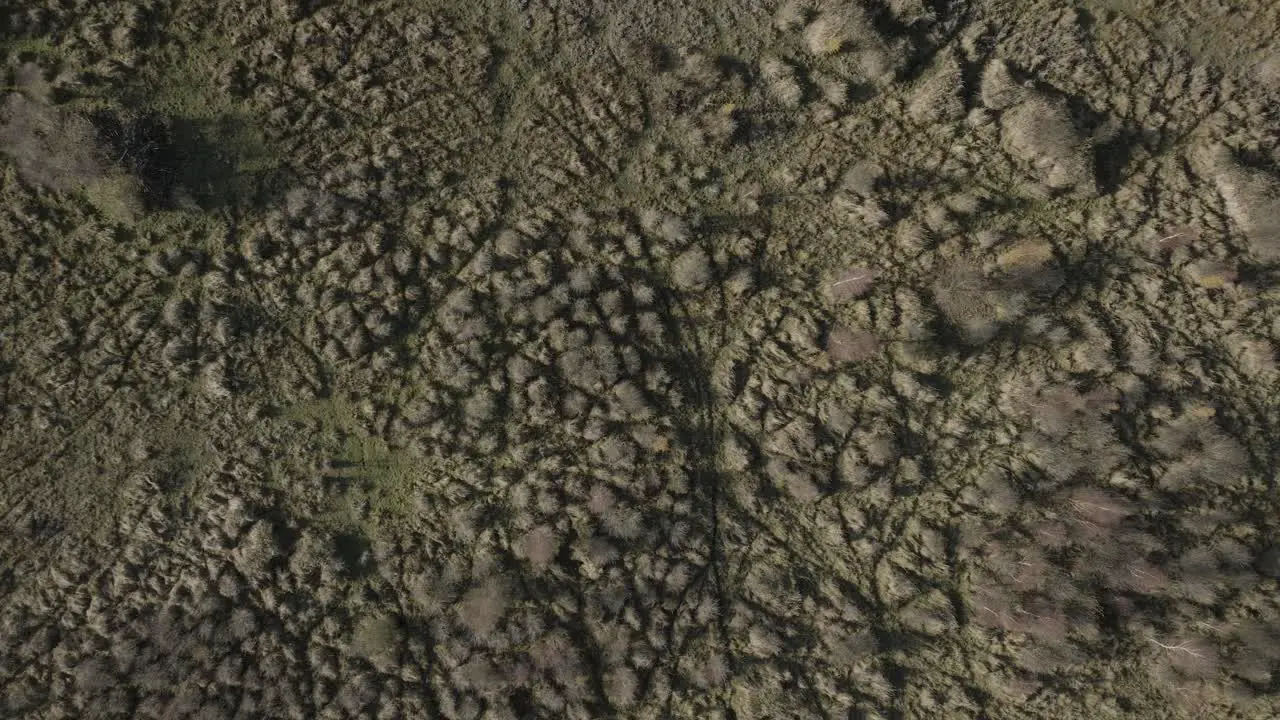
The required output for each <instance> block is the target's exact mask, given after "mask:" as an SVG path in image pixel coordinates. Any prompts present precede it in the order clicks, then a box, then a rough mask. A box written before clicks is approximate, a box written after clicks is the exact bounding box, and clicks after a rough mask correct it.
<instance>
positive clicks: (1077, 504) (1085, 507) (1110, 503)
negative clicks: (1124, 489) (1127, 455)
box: [1066, 488, 1134, 528]
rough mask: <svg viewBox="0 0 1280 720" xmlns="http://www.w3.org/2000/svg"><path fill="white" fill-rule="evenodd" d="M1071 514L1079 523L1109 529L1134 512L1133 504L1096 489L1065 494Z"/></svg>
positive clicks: (1078, 490)
mask: <svg viewBox="0 0 1280 720" xmlns="http://www.w3.org/2000/svg"><path fill="white" fill-rule="evenodd" d="M1066 504H1067V507H1068V508H1069V509H1070V511H1071V514H1072V515H1073V516H1074V517H1075V518H1076V519H1077V520H1078V521H1080V522H1084V523H1089V524H1091V525H1096V526H1101V527H1104V528H1111V527H1115V526H1116V525H1119V524H1120V523H1122V522H1123V521H1124V519H1125V518H1127V517H1129V516H1130V515H1132V514H1133V512H1134V506H1133V503H1131V502H1129V501H1128V500H1125V499H1124V498H1122V497H1120V496H1118V495H1116V494H1114V493H1109V492H1107V491H1105V490H1099V489H1097V488H1076V489H1074V490H1072V491H1070V492H1068V493H1067V494H1066Z"/></svg>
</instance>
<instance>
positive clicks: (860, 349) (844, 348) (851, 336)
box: [827, 325, 880, 362]
mask: <svg viewBox="0 0 1280 720" xmlns="http://www.w3.org/2000/svg"><path fill="white" fill-rule="evenodd" d="M827 354H828V355H829V356H830V357H831V359H832V360H835V361H836V362H862V361H864V360H870V359H871V358H873V357H875V356H876V355H879V354H880V340H879V338H877V337H876V335H875V333H873V332H871V331H869V330H855V329H851V328H847V327H844V326H842V325H841V326H837V327H835V328H832V329H831V332H829V333H828V334H827Z"/></svg>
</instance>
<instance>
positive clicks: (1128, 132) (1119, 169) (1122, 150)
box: [1093, 128, 1143, 195]
mask: <svg viewBox="0 0 1280 720" xmlns="http://www.w3.org/2000/svg"><path fill="white" fill-rule="evenodd" d="M1142 140H1143V138H1142V134H1141V133H1139V132H1137V131H1135V130H1132V129H1128V128H1125V129H1122V130H1119V131H1117V132H1116V133H1114V134H1112V135H1111V136H1110V137H1107V138H1103V139H1102V140H1101V141H1099V142H1098V143H1097V144H1095V145H1094V146H1093V166H1094V176H1095V177H1094V181H1095V182H1096V184H1097V187H1098V193H1099V194H1101V195H1110V194H1112V193H1114V192H1115V191H1116V190H1117V189H1118V188H1119V187H1120V184H1121V183H1123V182H1124V181H1125V179H1126V178H1127V177H1128V172H1127V171H1126V168H1128V166H1129V161H1130V160H1131V159H1132V158H1133V149H1134V148H1135V147H1137V146H1138V145H1139V144H1141V143H1142Z"/></svg>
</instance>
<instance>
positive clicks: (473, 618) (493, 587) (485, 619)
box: [457, 578, 508, 638]
mask: <svg viewBox="0 0 1280 720" xmlns="http://www.w3.org/2000/svg"><path fill="white" fill-rule="evenodd" d="M507 602H508V593H507V588H506V584H505V583H503V582H502V581H501V580H499V579H497V578H489V579H487V580H484V581H482V582H481V583H480V584H478V585H476V586H475V587H473V588H471V589H470V590H468V591H467V592H466V593H465V594H463V596H462V598H461V600H459V602H458V606H457V612H458V619H459V620H461V621H462V624H463V625H464V626H465V627H466V628H467V629H468V630H470V631H471V632H472V633H474V634H475V635H476V636H477V637H481V638H484V637H488V636H489V635H492V634H493V631H494V630H496V629H497V627H498V623H499V621H501V620H502V616H503V615H504V614H505V613H506V611H507Z"/></svg>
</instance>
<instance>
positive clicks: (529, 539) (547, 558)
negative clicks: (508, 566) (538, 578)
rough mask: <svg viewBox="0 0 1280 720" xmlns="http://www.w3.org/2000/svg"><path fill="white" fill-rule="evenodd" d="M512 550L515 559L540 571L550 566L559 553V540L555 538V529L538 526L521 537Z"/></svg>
mask: <svg viewBox="0 0 1280 720" xmlns="http://www.w3.org/2000/svg"><path fill="white" fill-rule="evenodd" d="M513 550H514V551H515V554H516V557H519V558H522V559H524V560H526V561H528V563H529V564H530V565H532V566H533V567H534V568H536V569H539V570H541V569H543V568H545V567H547V566H548V565H550V564H551V561H552V560H554V559H555V556H556V554H557V553H558V552H559V551H560V539H559V538H558V537H556V531H555V528H553V527H551V526H550V525H539V526H537V527H535V528H533V529H531V530H529V531H528V532H526V533H525V534H523V535H521V536H520V538H519V539H518V540H516V543H515V547H514V548H513Z"/></svg>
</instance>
